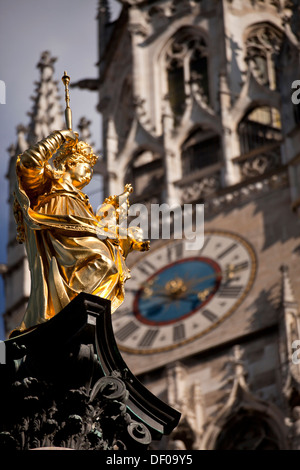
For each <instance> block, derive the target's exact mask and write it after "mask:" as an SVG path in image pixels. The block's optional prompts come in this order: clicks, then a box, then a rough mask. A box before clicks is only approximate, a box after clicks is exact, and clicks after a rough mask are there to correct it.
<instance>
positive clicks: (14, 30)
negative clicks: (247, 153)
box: [0, 0, 120, 340]
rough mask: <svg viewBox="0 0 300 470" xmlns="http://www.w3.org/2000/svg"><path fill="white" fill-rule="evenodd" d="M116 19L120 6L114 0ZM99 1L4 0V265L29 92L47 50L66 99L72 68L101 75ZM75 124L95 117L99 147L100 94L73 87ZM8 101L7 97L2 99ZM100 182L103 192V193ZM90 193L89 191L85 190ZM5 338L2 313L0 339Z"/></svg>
mask: <svg viewBox="0 0 300 470" xmlns="http://www.w3.org/2000/svg"><path fill="white" fill-rule="evenodd" d="M110 2H111V12H112V20H114V19H115V18H116V17H117V15H118V13H119V10H120V5H119V3H118V2H117V1H116V0H110ZM97 8H98V1H97V0H51V1H50V0H0V80H2V81H4V82H5V87H6V96H5V104H0V159H1V165H0V211H1V217H0V227H1V230H0V263H6V245H7V235H8V216H9V206H8V203H7V199H8V181H7V179H6V177H5V175H6V173H7V169H8V152H7V149H8V147H9V146H10V145H11V144H12V143H15V142H16V127H17V126H18V124H24V125H25V126H26V125H28V124H29V120H30V117H29V116H28V115H27V113H28V112H29V111H31V109H32V105H33V102H32V100H31V99H30V96H33V95H34V89H35V86H34V82H35V81H37V80H38V79H39V70H38V69H37V67H36V65H37V63H38V61H39V58H40V56H41V53H42V52H43V51H46V50H48V51H50V52H51V55H52V56H54V57H56V58H57V61H56V62H55V79H56V80H58V81H59V86H61V89H60V95H61V102H62V105H64V88H63V84H62V82H61V77H62V75H63V72H64V70H67V72H68V75H69V76H70V77H71V81H74V82H76V81H78V80H80V79H83V78H97V73H98V70H97V66H96V63H97V60H98V57H97V56H98V44H97V22H96V15H97ZM70 97H71V99H70V106H71V109H72V114H73V127H74V128H75V130H76V125H77V123H78V122H79V119H80V118H81V117H82V116H85V117H86V118H87V119H89V120H90V121H91V127H90V130H91V134H92V137H91V141H92V142H94V143H95V146H94V149H95V150H96V151H99V150H100V149H101V146H102V142H101V116H100V114H99V113H98V112H97V110H96V106H97V103H98V95H97V92H91V91H87V90H79V89H76V88H74V89H72V88H71V89H70ZM1 101H3V100H1ZM98 185H99V191H98ZM86 192H87V193H88V194H89V191H88V189H87V191H86ZM92 194H93V197H92V198H91V202H92V204H93V205H94V207H95V206H96V205H98V204H100V202H101V196H102V193H101V181H100V178H98V179H97V178H96V180H95V182H94V185H93V186H92V188H91V190H90V194H89V195H90V196H92ZM4 310H5V300H4V289H3V281H2V279H0V314H2V313H3V312H4ZM2 339H4V333H3V323H2V315H0V340H2Z"/></svg>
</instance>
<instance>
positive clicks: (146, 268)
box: [137, 260, 156, 276]
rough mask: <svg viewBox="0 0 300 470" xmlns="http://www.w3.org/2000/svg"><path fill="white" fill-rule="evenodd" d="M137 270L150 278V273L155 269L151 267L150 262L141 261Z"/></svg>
mask: <svg viewBox="0 0 300 470" xmlns="http://www.w3.org/2000/svg"><path fill="white" fill-rule="evenodd" d="M137 269H138V270H139V271H140V272H142V273H143V274H146V276H151V274H152V273H154V271H155V270H156V267H155V266H153V264H152V263H150V261H147V260H145V261H142V262H141V263H140V264H139V265H138V266H137Z"/></svg>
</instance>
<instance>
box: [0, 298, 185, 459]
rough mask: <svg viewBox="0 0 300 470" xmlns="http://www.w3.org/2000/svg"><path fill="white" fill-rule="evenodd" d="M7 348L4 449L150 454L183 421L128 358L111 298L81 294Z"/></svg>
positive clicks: (2, 376) (0, 373) (2, 372)
mask: <svg viewBox="0 0 300 470" xmlns="http://www.w3.org/2000/svg"><path fill="white" fill-rule="evenodd" d="M5 347H6V364H4V365H3V364H2V365H0V383H1V401H0V449H6V450H9V449H11V450H14V449H17V450H27V449H34V448H44V447H48V448H49V447H60V448H68V449H78V450H89V449H91V450H119V449H120V450H133V449H134V450H137V449H147V448H148V446H149V444H150V443H151V442H152V441H153V440H159V439H160V438H161V437H162V436H163V435H165V434H169V433H170V432H171V431H172V430H173V429H174V427H175V426H176V425H177V423H178V421H179V418H180V413H178V412H177V411H176V410H174V409H173V408H171V407H169V406H168V405H166V404H165V403H163V402H162V401H161V400H159V399H158V398H157V397H155V396H154V395H153V394H152V393H151V392H149V390H147V389H146V388H145V387H144V386H143V385H142V384H141V383H140V382H139V381H138V379H137V378H136V377H135V376H134V375H133V374H132V372H131V371H130V370H129V369H128V367H127V365H126V364H125V362H124V361H123V359H122V356H121V354H120V352H119V350H118V347H117V344H116V342H115V339H114V334H113V330H112V325H111V313H110V301H108V300H105V299H101V298H99V297H96V296H93V295H90V294H85V293H81V294H79V295H78V296H77V297H76V298H75V299H74V300H73V301H72V302H71V303H70V304H69V305H68V306H67V307H66V308H64V309H63V310H62V311H61V312H60V313H59V314H57V315H56V316H55V317H53V318H52V319H51V320H49V321H48V322H46V323H44V324H42V325H39V326H38V327H37V328H35V329H33V330H32V331H29V332H28V333H25V334H23V335H20V336H17V337H14V338H11V339H9V340H7V341H5Z"/></svg>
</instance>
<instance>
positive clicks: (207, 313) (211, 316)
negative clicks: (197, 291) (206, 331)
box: [201, 309, 218, 323]
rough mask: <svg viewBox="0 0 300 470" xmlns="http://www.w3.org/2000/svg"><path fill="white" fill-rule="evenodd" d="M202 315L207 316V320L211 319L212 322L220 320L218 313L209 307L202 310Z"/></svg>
mask: <svg viewBox="0 0 300 470" xmlns="http://www.w3.org/2000/svg"><path fill="white" fill-rule="evenodd" d="M201 315H203V316H204V317H205V318H207V320H209V321H211V322H212V323H214V322H215V321H217V320H218V317H217V315H216V314H215V313H213V312H211V311H210V310H207V309H206V310H201Z"/></svg>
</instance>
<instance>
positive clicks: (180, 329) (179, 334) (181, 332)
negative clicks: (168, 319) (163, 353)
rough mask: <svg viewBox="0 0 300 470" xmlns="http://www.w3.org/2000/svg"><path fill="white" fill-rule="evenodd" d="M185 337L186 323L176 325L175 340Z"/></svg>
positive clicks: (174, 330) (174, 329)
mask: <svg viewBox="0 0 300 470" xmlns="http://www.w3.org/2000/svg"><path fill="white" fill-rule="evenodd" d="M184 338H185V326H184V324H182V323H181V324H180V325H176V326H174V328H173V341H181V340H182V339H184Z"/></svg>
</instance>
